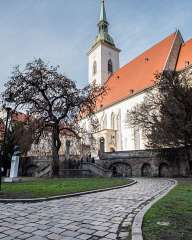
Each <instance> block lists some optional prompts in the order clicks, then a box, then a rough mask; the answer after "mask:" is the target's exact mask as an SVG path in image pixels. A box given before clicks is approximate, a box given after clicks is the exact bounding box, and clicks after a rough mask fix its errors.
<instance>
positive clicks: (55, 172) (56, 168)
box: [51, 124, 61, 177]
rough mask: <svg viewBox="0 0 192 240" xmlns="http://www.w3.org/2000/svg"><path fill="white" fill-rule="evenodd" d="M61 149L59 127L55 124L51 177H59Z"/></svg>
mask: <svg viewBox="0 0 192 240" xmlns="http://www.w3.org/2000/svg"><path fill="white" fill-rule="evenodd" d="M60 147H61V141H60V138H59V126H58V125H57V124H55V125H54V126H53V129H52V164H51V165H52V166H51V170H52V173H51V175H52V176H53V177H59V149H60Z"/></svg>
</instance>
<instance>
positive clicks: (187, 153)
mask: <svg viewBox="0 0 192 240" xmlns="http://www.w3.org/2000/svg"><path fill="white" fill-rule="evenodd" d="M185 154H186V176H190V175H191V171H190V161H191V148H190V147H189V146H185Z"/></svg>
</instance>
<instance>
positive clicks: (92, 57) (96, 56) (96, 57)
mask: <svg viewBox="0 0 192 240" xmlns="http://www.w3.org/2000/svg"><path fill="white" fill-rule="evenodd" d="M88 61H89V69H88V71H89V73H88V74H89V84H91V83H93V81H95V82H96V83H97V84H98V85H100V84H101V66H102V65H101V45H99V46H97V48H95V49H94V50H93V51H91V52H90V53H89V59H88ZM94 62H96V64H97V71H96V73H95V74H94V73H93V64H94Z"/></svg>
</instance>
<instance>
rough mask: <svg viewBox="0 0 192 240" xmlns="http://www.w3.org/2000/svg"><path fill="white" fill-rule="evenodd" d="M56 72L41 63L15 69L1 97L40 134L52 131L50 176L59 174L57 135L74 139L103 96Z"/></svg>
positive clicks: (96, 87)
mask: <svg viewBox="0 0 192 240" xmlns="http://www.w3.org/2000/svg"><path fill="white" fill-rule="evenodd" d="M58 70H59V67H53V66H50V65H48V64H46V63H45V62H43V61H42V60H41V59H37V60H34V61H33V62H31V63H28V64H27V65H26V67H25V69H24V70H23V71H21V70H20V68H19V66H18V67H16V68H15V69H14V72H13V73H12V77H11V79H10V81H9V82H8V83H7V84H6V85H5V86H6V90H5V92H4V93H3V98H4V99H8V100H9V101H11V102H12V103H14V104H15V108H23V109H27V110H28V111H29V113H30V114H31V115H32V116H34V117H35V118H36V119H37V120H38V121H39V123H41V124H40V128H39V129H40V131H39V132H40V133H41V132H42V131H44V130H45V129H49V130H51V131H52V155H53V161H52V175H53V176H57V175H58V172H59V149H60V147H61V140H60V131H62V130H65V129H66V130H68V131H71V132H72V133H73V134H74V135H75V136H77V137H78V136H79V132H80V130H81V127H80V124H79V122H80V120H81V118H82V117H83V116H85V115H86V117H87V118H90V119H92V118H93V112H94V110H95V107H96V102H97V99H98V97H100V96H102V95H103V94H104V93H105V88H104V87H98V86H96V85H93V86H87V87H85V88H83V89H78V88H77V86H76V84H75V83H74V81H72V80H70V79H69V78H67V77H66V76H64V75H63V74H62V73H59V72H58Z"/></svg>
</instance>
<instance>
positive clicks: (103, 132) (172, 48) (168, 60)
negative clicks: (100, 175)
mask: <svg viewBox="0 0 192 240" xmlns="http://www.w3.org/2000/svg"><path fill="white" fill-rule="evenodd" d="M108 27H109V22H108V21H107V16H106V10H105V2H104V0H102V1H101V10H100V19H99V23H98V35H97V37H96V39H95V41H94V43H93V44H92V46H91V48H90V50H89V51H88V64H89V83H93V82H95V83H97V84H99V85H105V86H106V88H107V89H108V91H107V95H106V96H104V99H103V100H102V102H101V104H100V105H99V106H98V109H97V112H96V115H97V118H98V120H99V123H100V130H99V131H98V132H97V133H96V134H95V139H96V141H97V144H98V147H99V142H100V140H101V139H102V141H104V146H105V149H104V150H105V151H106V152H112V151H127V150H140V149H145V141H146V140H145V138H144V137H143V135H142V131H141V129H136V128H134V129H133V128H131V127H130V126H129V123H128V120H127V118H128V116H127V112H128V111H129V110H131V108H132V107H133V106H135V105H136V104H138V103H140V102H142V101H143V99H144V97H145V95H146V90H147V89H149V88H151V87H153V80H154V74H155V73H157V72H159V73H160V72H162V71H164V70H176V71H180V70H182V69H184V68H186V67H190V66H191V64H192V39H190V40H188V41H187V42H184V40H183V38H182V35H181V33H180V31H176V32H174V33H172V34H170V35H169V36H167V37H166V38H165V39H163V40H161V41H160V42H158V43H156V44H155V45H154V46H152V47H151V48H150V49H148V50H146V51H144V52H143V53H142V54H140V55H139V56H138V57H136V58H135V59H133V60H132V61H130V62H129V63H127V64H126V65H124V66H122V67H120V65H119V54H120V52H121V51H120V49H119V48H118V47H119V46H116V44H115V41H114V40H113V38H112V36H111V35H110V33H109V30H108Z"/></svg>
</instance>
